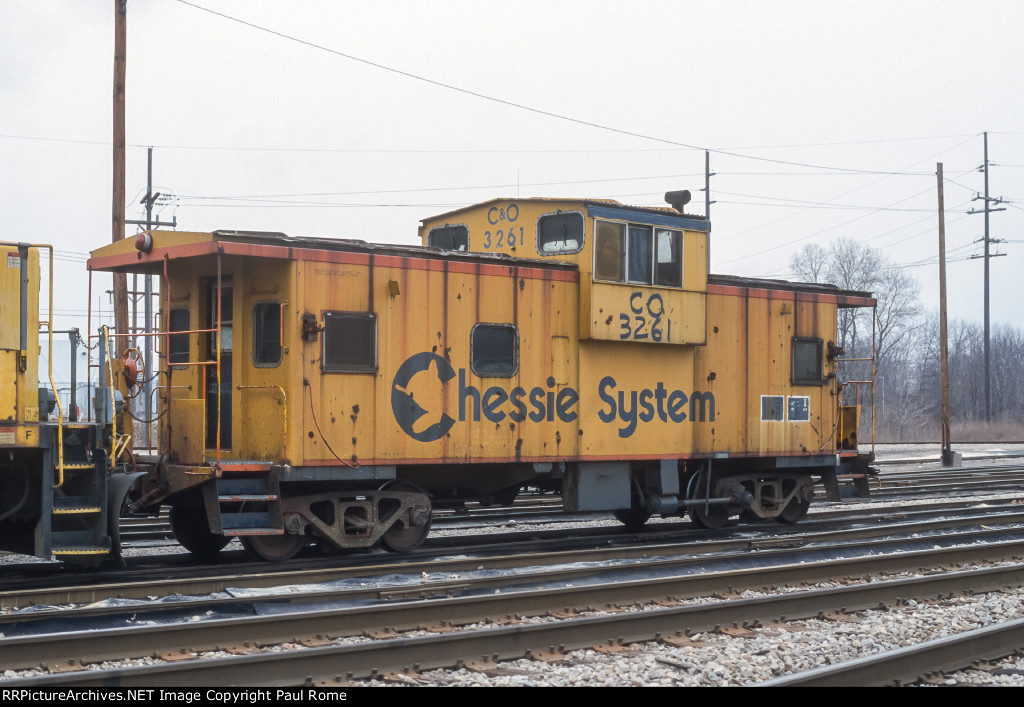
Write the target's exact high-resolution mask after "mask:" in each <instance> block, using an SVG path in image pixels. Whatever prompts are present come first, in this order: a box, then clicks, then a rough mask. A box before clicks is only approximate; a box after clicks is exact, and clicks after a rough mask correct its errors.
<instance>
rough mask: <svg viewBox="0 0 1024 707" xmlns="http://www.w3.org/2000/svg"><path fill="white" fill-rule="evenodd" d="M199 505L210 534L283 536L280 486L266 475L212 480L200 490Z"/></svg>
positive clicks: (271, 476) (272, 477)
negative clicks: (203, 510) (201, 494)
mask: <svg viewBox="0 0 1024 707" xmlns="http://www.w3.org/2000/svg"><path fill="white" fill-rule="evenodd" d="M203 503H204V504H205V506H206V513H207V516H208V517H209V519H210V530H211V531H212V532H214V533H220V534H222V535H225V536H228V537H238V536H246V535H281V534H283V533H284V519H283V515H282V512H281V490H280V485H279V484H278V481H277V478H276V477H275V476H273V475H272V474H270V473H266V474H262V475H259V476H248V477H245V478H234V477H232V478H220V479H216V480H215V482H214V483H212V484H207V485H206V486H205V487H203Z"/></svg>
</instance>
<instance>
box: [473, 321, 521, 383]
mask: <svg viewBox="0 0 1024 707" xmlns="http://www.w3.org/2000/svg"><path fill="white" fill-rule="evenodd" d="M470 359H471V360H472V364H473V365H472V368H473V373H475V374H476V375H478V376H481V377H484V378H488V377H494V376H511V375H515V372H516V369H518V367H519V333H518V332H517V331H516V328H515V327H514V326H512V325H511V324H477V325H476V326H474V327H473V336H472V340H471V342H470Z"/></svg>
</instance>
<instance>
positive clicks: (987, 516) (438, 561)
mask: <svg viewBox="0 0 1024 707" xmlns="http://www.w3.org/2000/svg"><path fill="white" fill-rule="evenodd" d="M1013 508H1014V510H1013V511H1011V512H1002V513H992V512H991V509H988V510H987V511H986V512H984V513H983V514H981V515H967V516H964V517H957V518H947V519H939V520H938V521H936V520H918V521H911V522H906V521H904V522H900V523H898V524H891V523H890V524H886V525H868V526H863V527H859V528H853V529H841V530H830V531H824V532H821V531H819V532H804V533H800V534H795V533H782V534H778V535H770V536H761V537H750V536H746V537H742V536H741V537H728V538H720V539H719V538H706V539H700V540H697V541H690V542H686V543H679V542H678V541H677V542H669V541H667V540H666V538H665V537H663V536H660V535H659V534H657V533H655V534H653V535H644V536H637V535H636V534H628V533H626V534H623V535H622V537H623V538H624V539H633V540H637V539H640V538H642V540H643V544H629V545H622V546H614V547H597V548H594V547H591V548H574V549H568V550H562V551H559V552H541V551H532V552H525V553H522V552H521V553H518V554H516V555H502V556H490V557H479V556H477V557H472V556H470V557H459V558H454V557H443V558H431V559H429V560H426V561H422V560H421V561H415V560H407V561H404V562H389V563H387V564H384V565H380V564H377V565H372V566H366V565H358V566H349V567H341V568H338V567H328V568H323V567H319V568H314V569H299V570H294V569H288V568H287V567H285V568H281V569H276V568H275V569H274V571H267V568H265V567H261V571H258V572H257V573H254V574H246V573H243V572H239V571H238V570H237V569H235V570H234V571H232V570H231V568H230V567H227V568H224V569H222V570H221V571H220V573H218V574H217V575H215V576H207V577H201V578H196V577H186V578H182V579H174V578H173V577H168V576H167V573H166V572H160V573H159V576H157V577H156V578H155V579H152V580H139V581H131V582H127V583H109V584H98V585H89V586H81V587H66V586H65V587H56V588H40V587H31V588H26V589H19V590H9V591H6V592H0V607H5V608H7V607H10V608H15V607H22V606H30V605H40V604H43V605H45V604H74V603H87V602H96V601H101V600H103V599H108V598H114V597H116V598H120V599H145V598H149V597H152V596H154V595H158V596H167V595H169V594H207V593H212V592H219V591H224V590H225V589H228V588H235V587H247V588H269V587H277V586H281V585H288V584H292V585H294V584H313V583H324V582H329V581H337V580H341V579H354V578H360V577H368V576H375V575H381V574H389V573H390V574H419V573H421V572H422V573H428V572H439V573H449V574H450V573H460V572H473V571H475V570H477V569H479V568H481V567H483V568H486V569H510V568H517V567H536V566H541V565H544V566H548V567H550V566H552V565H563V564H565V565H567V566H566V567H563V568H561V569H559V570H557V571H552V570H549V569H547V570H541V572H542V576H543V577H544V578H545V579H546V580H547V581H551V580H553V579H555V578H564V579H567V580H568V579H572V578H574V577H578V576H579V575H581V574H584V575H585V574H587V573H588V572H592V571H593V569H592V568H593V565H594V564H596V563H607V562H610V561H621V560H630V559H646V558H662V559H659V560H657V561H654V560H651V561H648V562H646V563H645V567H646V568H648V569H655V568H658V567H682V566H687V565H689V566H704V565H707V564H708V563H711V562H715V561H717V558H716V557H715V555H716V554H726V553H729V552H730V551H733V552H735V551H736V550H756V551H757V557H759V558H760V559H761V560H762V561H766V560H767V559H768V558H771V557H785V555H786V553H788V554H790V555H794V554H798V553H801V552H805V551H804V550H802V549H801V548H804V547H806V546H809V545H813V546H814V551H815V552H817V553H819V554H820V553H823V552H826V551H829V550H830V548H829V547H828V546H826V545H824V544H823V543H825V542H834V543H838V542H841V543H842V545H838V546H837V547H835V548H831V549H832V550H833V551H835V552H839V551H842V552H846V553H849V552H854V551H857V550H863V551H866V552H869V553H870V552H879V551H880V549H881V548H882V547H883V546H892V545H896V546H900V547H903V548H906V547H908V546H913V545H927V546H931V545H934V544H935V543H937V542H940V541H942V542H945V543H947V544H948V543H951V542H957V543H967V542H984V541H987V540H989V539H991V538H993V537H997V536H1004V535H1006V534H1008V533H1009V534H1013V533H1014V532H1018V531H1015V530H1014V529H1015V528H1016V527H1018V526H1020V525H1022V524H1024V509H1020V510H1017V508H1018V507H1017V506H1013ZM900 515H901V516H903V517H908V516H912V514H911V513H901V514H900ZM981 524H985V525H986V526H1002V527H985V528H983V529H980V530H971V531H967V532H960V533H947V534H945V535H923V534H924V533H927V532H929V531H933V530H936V529H952V528H963V527H970V526H978V525H981ZM781 529H782V530H784V528H781ZM892 533H900V534H901V535H900V537H894V538H888V539H880V537H881V536H883V535H885V534H892ZM912 534H917V535H919V536H920V537H916V538H914V537H909V536H910V535H912ZM389 557H390V556H389ZM730 559H733V560H735V555H733V556H732V557H731V558H730ZM587 563H590V564H587ZM527 579H528V578H526V577H523V581H526V580H527ZM490 581H491V583H492V584H493V585H494V586H501V585H503V584H507V583H508V580H507V579H506V578H503V577H494V578H492V579H491V580H490ZM464 583H465V581H460V582H458V583H457V584H460V585H461V584H464ZM374 591H375V592H379V590H374ZM396 591H401V590H396ZM427 591H430V590H429V589H428V590H427ZM346 593H347V594H349V595H352V596H354V595H355V594H353V593H351V590H349V592H346ZM293 596H294V595H293ZM168 606H169V605H168ZM43 616H44V614H43V613H42V612H36V613H32V614H27V615H25V617H26V619H25V620H31V618H32V617H37V618H43ZM15 618H16V615H8V616H6V617H5V616H0V625H2V624H4V623H7V622H8V621H11V620H14V619H15ZM0 665H2V663H0Z"/></svg>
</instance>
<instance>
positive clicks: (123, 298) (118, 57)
mask: <svg viewBox="0 0 1024 707" xmlns="http://www.w3.org/2000/svg"><path fill="white" fill-rule="evenodd" d="M127 35H128V0H114V179H113V203H112V211H111V222H112V229H113V233H112V241H113V242H114V243H116V242H117V241H119V240H121V239H122V238H124V205H125V204H124V198H125V197H124V191H125V186H124V181H125V177H124V162H125V137H124V132H125V131H124V101H125V98H124V96H125V75H126V64H127V61H126V60H127ZM114 328H115V329H116V330H117V333H118V334H128V333H129V331H128V278H127V276H126V275H124V274H123V273H114ZM127 348H128V337H127V336H124V337H120V338H119V339H117V344H116V345H115V347H114V350H115V351H116V352H117V355H119V356H120V355H121V354H122V353H124V351H125V349H127Z"/></svg>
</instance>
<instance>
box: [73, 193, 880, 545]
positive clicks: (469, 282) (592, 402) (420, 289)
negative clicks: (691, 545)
mask: <svg viewBox="0 0 1024 707" xmlns="http://www.w3.org/2000/svg"><path fill="white" fill-rule="evenodd" d="M421 238H422V239H423V246H420V247H399V246H386V245H373V244H367V243H364V242H361V241H346V240H337V239H314V238H292V237H288V236H285V235H283V234H272V233H251V232H248V233H244V232H225V231H217V232H213V233H177V232H160V231H155V232H152V233H151V234H148V235H146V236H143V237H140V238H139V239H137V241H136V242H135V243H134V244H133V243H132V242H131V241H122V242H120V243H116V244H112V245H109V246H106V247H104V248H101V249H99V250H97V251H94V252H93V253H92V257H91V259H90V261H89V267H90V269H91V270H104V271H115V272H133V273H152V274H155V275H159V276H161V282H162V286H161V298H162V301H163V305H162V308H161V309H162V313H161V316H162V319H163V325H162V326H163V329H164V330H165V333H164V335H163V336H162V337H161V341H162V345H161V357H162V362H161V372H162V378H161V383H160V435H159V437H160V452H161V455H160V457H159V459H158V460H157V459H154V460H152V461H151V462H150V466H148V467H145V465H144V468H147V469H148V476H147V478H146V485H145V488H144V489H143V491H142V495H141V496H140V497H138V498H137V499H135V506H136V507H145V506H147V505H154V504H158V503H161V502H163V503H169V504H171V505H172V509H173V511H172V524H173V526H174V530H175V533H176V535H177V537H178V538H179V540H180V541H181V542H182V544H184V545H185V546H186V547H188V548H189V549H190V550H192V551H193V552H196V553H199V554H212V553H214V552H216V551H217V550H219V549H220V548H221V547H222V546H223V545H224V544H225V543H226V542H227V540H228V539H230V537H232V536H240V537H242V539H243V542H244V543H245V544H246V546H247V547H248V548H249V549H250V550H251V551H252V552H254V553H255V554H257V555H258V556H260V557H263V558H266V559H272V560H279V559H285V558H287V557H290V556H292V555H293V554H294V553H296V552H297V551H298V550H300V549H301V548H302V547H303V546H305V545H306V544H307V543H308V542H310V541H313V540H314V539H315V540H316V541H318V542H321V543H323V544H324V545H326V546H329V547H335V548H347V547H368V546H374V545H376V544H378V543H382V544H383V545H384V546H385V547H388V548H390V549H394V550H406V549H410V548H412V547H415V546H417V545H418V544H419V543H420V542H422V540H423V538H424V537H425V536H426V534H427V532H428V530H429V525H430V512H431V509H432V508H436V507H442V506H445V505H453V504H461V503H465V502H467V501H474V500H476V501H482V502H485V503H509V502H510V501H511V500H512V499H514V498H515V495H516V493H517V492H518V491H519V490H520V489H522V488H527V487H529V488H536V489H540V490H545V491H552V492H556V493H560V494H561V495H562V498H563V501H564V504H565V506H566V508H568V509H571V510H580V511H586V510H595V511H596V510H601V511H613V512H614V513H615V514H616V516H617V517H619V518H620V519H621V520H622V521H623V522H625V523H628V524H631V525H637V524H641V523H643V522H644V521H646V520H647V518H648V517H650V516H651V515H652V514H661V515H678V514H682V513H684V512H686V511H687V510H689V512H690V514H691V516H692V517H693V518H694V520H695V521H697V522H698V523H701V524H703V525H705V526H708V527H715V526H718V525H721V524H722V523H724V522H725V521H726V520H727V519H728V518H729V517H730V516H731V515H735V514H738V513H743V514H745V515H746V516H752V517H757V518H781V519H782V520H785V521H795V520H798V519H799V518H800V517H801V516H802V515H803V514H804V512H806V509H807V505H808V503H809V500H810V497H811V492H812V485H813V482H814V481H815V480H816V479H818V478H821V479H823V480H824V481H825V482H826V485H827V486H828V487H829V488H830V490H831V491H832V492H833V493H837V489H836V475H837V473H839V472H851V473H854V474H855V475H863V473H864V472H865V471H866V465H867V461H868V456H867V455H862V454H859V453H858V450H857V449H856V445H855V444H847V445H846V446H844V445H843V443H842V440H843V439H844V437H843V435H842V434H839V433H838V431H839V430H840V428H841V422H840V419H841V408H842V406H841V402H840V395H839V393H840V383H839V379H838V371H837V368H838V366H837V360H838V356H839V354H840V353H841V352H840V351H839V350H838V349H837V347H836V345H835V341H836V320H837V315H838V309H839V308H840V307H870V306H873V304H874V301H873V300H872V299H871V298H870V296H869V295H867V294H865V293H849V292H841V291H839V290H837V289H836V288H834V287H828V286H821V285H797V284H790V283H783V282H778V281H767V280H747V279H741V278H731V277H725V276H717V275H709V274H708V267H707V264H708V226H707V222H706V221H705V220H704V219H703V218H700V217H694V216H688V215H685V214H683V213H681V211H680V210H673V209H650V208H636V207H627V206H623V205H621V204H618V203H615V202H610V201H590V200H568V199H567V200H554V199H504V200H494V201H490V202H485V203H483V204H479V205H476V206H472V207H468V208H466V209H460V210H458V211H453V212H449V213H446V214H442V215H439V216H437V217H434V218H430V219H426V220H424V221H423V223H422V226H421ZM847 447H849V448H847Z"/></svg>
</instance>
